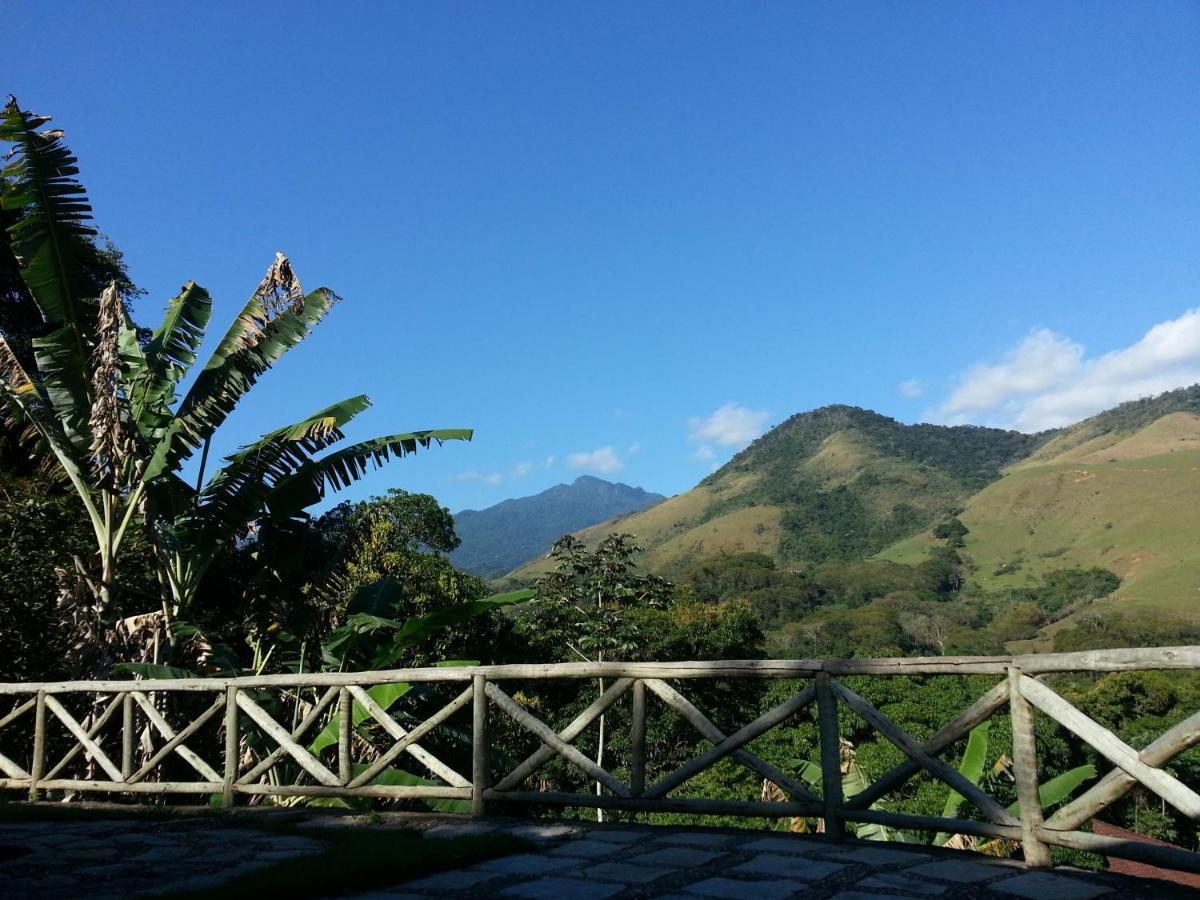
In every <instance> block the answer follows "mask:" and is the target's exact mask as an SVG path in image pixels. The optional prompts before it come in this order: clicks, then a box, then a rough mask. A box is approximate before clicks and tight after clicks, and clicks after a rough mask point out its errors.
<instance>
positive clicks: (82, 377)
mask: <svg viewBox="0 0 1200 900" xmlns="http://www.w3.org/2000/svg"><path fill="white" fill-rule="evenodd" d="M75 337H76V335H75V330H74V328H72V327H71V326H70V325H63V326H62V327H61V328H58V329H55V330H54V331H52V332H50V333H49V334H47V335H44V336H43V337H39V338H34V339H33V353H34V359H35V360H36V361H37V377H38V380H39V382H40V386H41V388H42V392H43V393H44V396H45V397H46V400H47V402H48V403H49V404H50V407H51V408H52V409H53V410H54V414H55V415H56V416H58V418H59V419H60V420H61V421H62V424H63V430H64V432H65V434H66V436H67V437H68V438H69V439H70V440H71V442H72V443H73V444H74V445H75V446H76V447H80V448H86V447H89V446H90V445H91V443H92V436H91V429H90V427H89V426H88V417H89V415H90V414H91V408H92V399H91V398H92V384H91V380H90V378H89V377H88V376H89V372H90V371H91V363H90V361H89V358H88V356H86V355H84V356H81V355H80V349H79V348H80V345H79V343H78V342H77V341H76V340H75Z"/></svg>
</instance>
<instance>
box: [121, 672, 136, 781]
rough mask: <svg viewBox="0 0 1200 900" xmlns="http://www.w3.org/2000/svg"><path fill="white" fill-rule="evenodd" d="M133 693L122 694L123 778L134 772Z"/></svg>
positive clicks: (124, 779) (126, 778)
mask: <svg viewBox="0 0 1200 900" xmlns="http://www.w3.org/2000/svg"><path fill="white" fill-rule="evenodd" d="M133 744H134V742H133V694H132V693H131V692H129V691H126V692H125V693H124V694H122V695H121V780H122V781H128V780H129V777H130V776H131V775H132V774H133Z"/></svg>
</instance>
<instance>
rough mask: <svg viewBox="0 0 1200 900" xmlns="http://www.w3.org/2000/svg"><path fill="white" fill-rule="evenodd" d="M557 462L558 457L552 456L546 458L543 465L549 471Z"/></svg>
mask: <svg viewBox="0 0 1200 900" xmlns="http://www.w3.org/2000/svg"><path fill="white" fill-rule="evenodd" d="M556 462H558V457H557V456H554V455H553V454H551V455H550V456H547V457H546V461H545V462H544V463H542V465H544V466H545V467H546V468H547V469H549V468H550V467H551V466H553V465H554V464H555V463H556Z"/></svg>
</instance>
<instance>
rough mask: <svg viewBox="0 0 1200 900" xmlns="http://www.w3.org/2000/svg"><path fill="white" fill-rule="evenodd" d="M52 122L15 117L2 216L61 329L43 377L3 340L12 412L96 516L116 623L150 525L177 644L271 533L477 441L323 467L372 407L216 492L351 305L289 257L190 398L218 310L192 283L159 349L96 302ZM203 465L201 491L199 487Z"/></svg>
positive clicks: (358, 456)
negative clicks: (245, 415)
mask: <svg viewBox="0 0 1200 900" xmlns="http://www.w3.org/2000/svg"><path fill="white" fill-rule="evenodd" d="M48 121H49V119H48V118H46V117H44V116H38V115H34V114H32V113H29V112H27V111H25V110H22V109H21V108H20V107H19V106H18V104H17V102H16V100H15V99H10V101H9V103H8V105H7V106H6V107H5V108H4V110H3V113H2V114H0V140H3V141H5V142H7V143H9V144H11V145H12V150H11V152H10V154H9V162H8V163H7V165H6V166H5V167H4V169H3V186H4V192H3V196H2V197H0V202H2V203H3V206H4V208H5V209H6V210H11V211H13V212H14V213H15V214H16V224H15V225H14V226H13V227H12V228H11V229H10V233H11V235H12V245H13V249H14V251H15V253H16V255H17V258H18V259H19V261H20V263H21V267H22V268H21V275H22V278H23V279H24V281H25V283H26V285H27V286H28V288H29V291H30V294H31V295H32V297H33V299H34V301H35V303H36V304H37V306H38V309H39V310H40V311H41V313H42V316H43V317H44V318H45V319H46V321H47V322H48V323H51V324H52V326H53V328H54V330H53V331H52V332H51V333H50V334H49V335H47V336H46V337H44V338H41V339H38V340H37V341H35V359H36V367H35V368H34V369H33V370H32V371H27V370H26V369H25V368H24V367H22V365H21V364H20V362H19V360H18V358H17V355H16V354H15V353H14V352H13V351H12V349H11V348H10V347H9V346H8V345H7V344H6V343H5V342H4V341H3V340H2V339H0V401H3V403H4V404H5V406H6V407H7V409H8V411H9V413H10V414H11V415H12V416H13V417H14V418H16V419H17V420H18V421H20V422H22V423H23V424H25V425H26V426H28V428H29V430H31V432H32V433H33V435H35V436H36V438H37V439H39V441H40V444H41V445H42V447H43V448H44V449H45V450H46V451H48V453H49V455H50V458H51V459H53V461H54V463H55V464H56V465H57V467H58V469H59V470H60V471H61V472H62V474H63V475H65V477H66V478H67V480H69V481H70V483H71V485H72V487H73V488H74V490H75V493H76V494H77V495H78V497H79V499H80V502H81V503H82V505H83V508H84V509H85V511H86V513H87V516H88V519H89V521H90V522H91V524H92V527H93V530H94V532H95V535H96V545H97V558H98V574H97V575H96V577H95V578H93V579H91V580H89V585H91V587H92V589H93V591H94V594H95V597H96V607H97V609H96V612H97V614H98V615H101V616H103V615H105V614H106V613H108V612H109V611H110V610H111V603H112V591H113V588H114V586H115V585H116V584H117V583H118V577H117V573H116V571H115V566H116V560H117V554H118V551H119V549H120V547H121V544H122V541H123V540H125V539H126V537H127V535H128V533H129V530H130V528H131V527H133V526H135V525H136V527H140V528H142V529H144V532H145V535H146V537H147V539H148V541H149V544H150V546H151V547H152V548H153V550H154V553H155V556H156V560H157V565H158V569H159V577H160V582H161V584H162V615H163V619H164V621H165V623H167V625H168V634H170V631H169V625H170V622H171V621H172V619H173V618H175V617H177V616H179V615H180V613H181V612H183V611H185V610H186V609H187V608H188V607H189V606H190V605H191V604H192V603H193V602H194V600H195V597H196V594H197V590H198V588H199V585H200V582H201V579H202V578H203V576H204V574H205V571H206V570H207V569H208V567H209V566H210V565H211V564H212V562H213V560H214V559H215V558H216V557H217V556H218V550H219V549H220V548H221V547H223V546H227V545H228V544H229V543H231V542H232V541H234V540H236V538H237V537H238V536H240V535H243V534H245V533H246V532H247V531H248V529H250V528H251V527H252V526H253V523H254V522H255V521H256V520H258V519H260V518H262V517H264V516H278V517H292V516H296V515H299V514H300V513H302V511H303V510H304V509H305V508H306V507H307V506H309V505H311V504H313V503H315V502H316V501H318V500H319V499H321V497H323V496H324V495H325V493H326V492H328V491H336V490H339V489H341V488H344V487H346V486H347V485H349V484H351V483H353V482H354V481H356V480H357V479H358V478H360V477H361V476H362V475H363V474H364V473H365V472H366V471H367V469H368V466H369V465H371V464H374V465H375V466H379V465H382V464H383V463H384V462H386V461H387V460H388V459H390V458H391V457H393V456H395V457H403V456H406V455H408V454H411V453H414V452H416V450H417V449H418V448H428V447H430V445H431V444H433V443H435V442H436V443H439V444H440V443H441V442H443V441H447V440H469V439H470V438H471V435H472V432H471V431H470V430H469V429H444V430H433V431H414V432H407V433H401V434H391V435H387V436H384V437H378V438H374V439H372V440H368V441H363V442H360V443H356V444H353V445H351V446H348V447H343V448H342V449H339V450H335V451H333V452H331V453H328V454H326V455H324V456H319V455H318V454H320V453H321V452H322V451H325V450H326V449H328V448H330V447H331V446H332V445H333V444H335V443H337V442H338V441H340V440H342V439H343V437H344V434H343V431H342V429H343V427H344V426H345V425H346V424H347V423H348V422H350V421H351V420H352V419H353V418H354V417H355V416H357V415H358V414H359V413H361V412H362V411H363V410H365V409H366V408H367V407H368V406H369V405H370V401H369V400H368V399H367V398H366V397H365V396H361V395H359V396H354V397H350V398H348V399H345V400H341V401H340V402H337V403H334V404H333V405H331V406H327V407H325V408H324V409H321V410H318V411H317V412H315V413H313V414H311V415H309V416H306V417H305V418H303V419H301V420H299V421H297V422H294V423H292V424H289V425H285V426H283V427H281V428H277V429H275V430H273V431H271V432H269V433H267V434H265V435H263V436H262V437H261V438H259V439H258V440H257V441H254V442H253V443H251V444H249V445H247V446H245V447H242V448H241V449H240V450H238V451H237V452H235V453H233V454H231V455H229V456H228V457H226V458H225V460H224V462H223V464H222V465H221V466H220V467H219V468H218V469H217V470H216V471H215V472H214V473H212V475H211V477H209V478H208V480H207V481H206V480H205V475H206V473H207V469H208V456H209V450H210V448H211V445H212V442H213V436H214V433H215V432H216V430H217V429H218V428H219V427H220V426H221V424H222V423H223V422H224V421H225V420H226V418H227V417H228V416H229V415H230V413H231V412H232V411H233V410H234V408H235V407H236V406H237V404H238V402H239V401H240V400H241V399H242V398H243V397H244V396H245V395H246V393H247V392H248V391H249V390H250V389H251V388H252V387H253V386H254V384H255V383H256V382H257V381H258V379H259V378H260V377H261V376H262V375H263V374H265V373H266V372H267V371H268V370H269V369H270V368H271V367H272V366H274V365H275V363H277V362H278V361H279V360H280V358H282V357H283V355H284V354H285V353H287V352H288V351H289V350H290V349H292V348H293V347H295V346H296V345H297V344H299V343H300V342H301V341H302V340H303V339H304V338H305V337H307V336H308V335H309V334H310V333H311V331H312V329H313V328H314V327H315V326H316V325H317V324H318V323H319V322H320V321H321V320H322V319H323V318H324V317H325V315H326V314H327V313H328V312H329V311H330V309H332V307H333V306H334V304H335V303H336V302H337V301H338V299H339V298H338V297H337V295H336V294H334V293H333V291H331V290H329V289H328V288H318V289H317V290H315V291H312V292H310V293H305V292H304V291H303V290H302V288H301V285H300V280H299V279H298V278H297V277H296V275H295V273H294V272H293V271H292V266H291V263H290V262H289V260H288V259H287V258H286V257H285V256H284V255H283V254H277V255H276V259H275V261H274V262H273V263H272V264H271V266H270V267H269V269H268V270H267V274H266V276H265V277H264V278H263V280H262V281H261V282H260V284H259V285H258V287H257V288H256V289H255V290H254V292H253V293H252V294H251V295H250V299H249V300H248V301H247V302H246V304H245V305H244V306H243V308H242V310H241V312H240V313H239V314H238V315H237V317H236V318H235V319H234V321H233V323H232V325H230V327H229V328H228V330H227V331H226V332H225V334H224V336H223V337H222V338H221V340H220V342H219V343H218V344H217V346H216V348H215V350H214V351H213V353H212V356H211V357H210V358H209V359H208V361H207V362H206V363H205V364H204V365H203V367H202V368H201V369H200V370H199V372H197V373H196V374H195V377H194V378H193V380H192V382H191V384H190V387H189V388H188V389H187V391H186V392H184V393H183V394H182V397H181V396H180V385H181V383H182V382H183V381H184V379H185V378H187V377H188V375H189V373H190V372H191V370H192V368H193V366H194V365H195V363H196V362H197V355H198V351H199V349H200V345H201V342H202V341H203V339H204V335H205V331H206V328H207V326H208V322H209V318H210V315H211V312H212V300H211V298H210V297H209V295H208V293H207V291H205V290H204V289H203V288H202V287H200V286H199V285H197V284H196V283H195V282H192V281H189V282H187V284H185V285H184V286H183V288H182V290H181V291H180V293H179V295H178V296H176V297H175V298H174V299H173V300H171V301H170V303H169V304H168V306H167V310H166V315H165V317H164V319H163V322H162V324H161V325H160V326H159V327H158V329H157V330H155V331H154V332H153V334H152V336H151V338H150V340H149V342H148V343H146V344H144V345H143V344H142V343H141V342H139V340H138V334H137V330H136V328H135V327H134V325H133V323H132V321H131V320H130V319H129V317H128V315H127V314H126V312H125V309H124V306H123V305H122V303H121V301H120V297H119V295H118V293H117V289H116V286H115V285H110V286H109V287H108V288H107V289H105V290H104V291H103V292H102V293H101V295H100V296H99V297H98V298H97V297H95V296H89V295H88V292H87V290H86V289H85V288H84V287H83V285H84V284H85V281H84V279H83V278H82V276H81V268H80V266H81V262H80V261H81V259H83V258H84V247H83V245H84V243H85V242H86V240H87V238H88V237H89V236H90V235H92V234H94V233H95V232H94V229H92V228H91V227H90V225H89V224H88V222H89V220H90V218H91V207H90V205H89V204H88V200H87V196H86V194H85V192H84V189H83V187H82V186H81V185H80V184H79V182H78V181H77V180H76V179H75V177H74V176H75V175H76V174H77V173H78V167H77V162H76V159H75V157H74V156H73V155H72V154H71V152H70V150H69V149H68V148H67V146H66V145H65V144H64V142H63V140H62V137H63V136H62V132H61V131H53V130H43V126H45V125H46V123H47V122H48ZM197 452H198V453H200V460H199V463H198V466H197V468H198V476H197V477H196V478H195V481H194V483H193V482H192V481H190V480H185V478H184V476H183V472H184V467H185V465H187V464H188V462H189V460H190V459H191V458H192V457H193V456H194V455H195V454H196V453H197Z"/></svg>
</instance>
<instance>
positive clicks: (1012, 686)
mask: <svg viewBox="0 0 1200 900" xmlns="http://www.w3.org/2000/svg"><path fill="white" fill-rule="evenodd" d="M1008 711H1009V716H1010V718H1011V719H1012V734H1013V776H1014V778H1015V779H1016V782H1017V799H1018V800H1019V801H1020V803H1021V846H1022V847H1023V848H1024V850H1025V864H1026V865H1029V866H1038V867H1042V866H1048V865H1050V848H1049V847H1048V846H1047V845H1046V844H1043V843H1042V842H1041V840H1040V839H1039V838H1038V829H1039V828H1041V827H1042V802H1041V799H1040V798H1039V797H1038V765H1037V744H1036V743H1035V742H1034V738H1033V708H1032V707H1031V706H1030V705H1029V701H1028V700H1026V699H1025V698H1024V697H1023V696H1021V670H1020V669H1018V668H1016V667H1015V666H1010V667H1009V669H1008Z"/></svg>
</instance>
